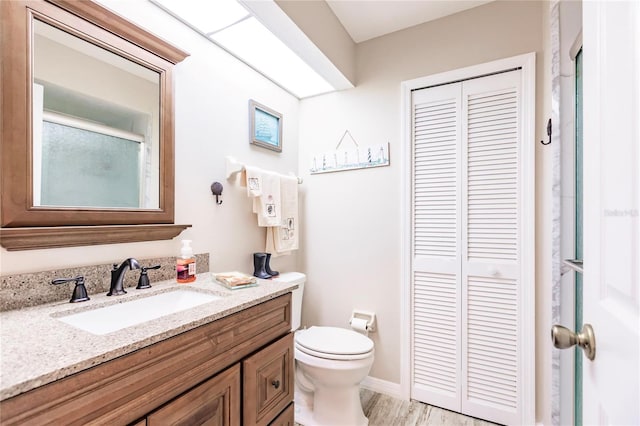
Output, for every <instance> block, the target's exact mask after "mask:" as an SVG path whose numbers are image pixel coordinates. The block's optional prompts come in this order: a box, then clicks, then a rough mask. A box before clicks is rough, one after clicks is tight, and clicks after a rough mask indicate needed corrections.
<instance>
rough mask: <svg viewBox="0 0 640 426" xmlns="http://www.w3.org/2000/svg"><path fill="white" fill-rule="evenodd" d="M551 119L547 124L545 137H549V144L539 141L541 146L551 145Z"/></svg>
mask: <svg viewBox="0 0 640 426" xmlns="http://www.w3.org/2000/svg"><path fill="white" fill-rule="evenodd" d="M551 130H552V129H551V119H549V121H548V122H547V136H549V142H545V141H540V143H541V144H542V145H549V144H550V143H551Z"/></svg>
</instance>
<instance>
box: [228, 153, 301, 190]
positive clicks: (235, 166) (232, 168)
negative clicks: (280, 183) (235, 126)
mask: <svg viewBox="0 0 640 426" xmlns="http://www.w3.org/2000/svg"><path fill="white" fill-rule="evenodd" d="M225 162H226V165H227V179H231V177H232V176H235V175H236V174H238V173H240V172H241V171H242V170H244V164H242V163H239V162H238V161H236V159H235V158H233V157H231V156H229V155H227V156H226V157H225ZM291 175H293V173H291ZM297 179H298V184H301V183H302V178H301V177H297Z"/></svg>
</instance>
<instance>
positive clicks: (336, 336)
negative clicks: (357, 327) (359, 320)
mask: <svg viewBox="0 0 640 426" xmlns="http://www.w3.org/2000/svg"><path fill="white" fill-rule="evenodd" d="M295 340H296V344H297V346H298V347H299V348H300V349H302V350H304V349H308V350H309V351H312V352H315V353H321V354H326V355H362V354H367V353H369V352H371V351H372V350H373V341H372V340H371V339H369V338H368V337H367V336H365V335H363V334H360V333H357V332H355V331H353V330H347V329H345V328H337V327H311V328H309V329H307V330H301V331H299V332H297V333H296V337H295Z"/></svg>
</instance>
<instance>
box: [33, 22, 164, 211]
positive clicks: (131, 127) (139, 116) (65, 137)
mask: <svg viewBox="0 0 640 426" xmlns="http://www.w3.org/2000/svg"><path fill="white" fill-rule="evenodd" d="M32 114H33V138H32V143H33V149H32V152H33V158H32V161H33V167H32V170H33V205H34V206H61V207H89V208H93V207H95V208H121V209H138V208H140V209H157V208H159V204H160V201H159V199H160V145H159V141H160V75H159V74H158V73H157V72H154V71H152V70H150V69H148V68H145V67H143V66H141V65H139V64H137V63H135V62H133V61H130V60H128V59H125V58H123V57H121V56H118V55H116V54H114V53H112V52H110V51H107V50H105V49H103V48H101V47H98V46H96V45H93V44H91V43H89V42H87V41H85V40H82V39H80V38H78V37H75V36H73V35H70V34H68V33H66V32H64V31H61V30H60V29H58V28H56V27H53V26H51V25H49V24H47V23H45V22H42V21H40V20H37V19H36V20H34V37H33V108H32Z"/></svg>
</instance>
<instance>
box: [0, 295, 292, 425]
mask: <svg viewBox="0 0 640 426" xmlns="http://www.w3.org/2000/svg"><path fill="white" fill-rule="evenodd" d="M290 330H291V293H287V294H285V295H282V296H280V297H277V298H275V299H272V300H269V301H267V302H264V303H261V304H259V305H257V306H253V307H250V308H247V309H245V310H243V311H240V312H237V313H235V314H232V315H229V316H227V317H224V318H221V319H219V320H216V321H213V322H211V323H209V324H205V325H202V326H200V327H197V328H195V329H193V330H190V331H187V332H184V333H182V334H179V335H177V336H174V337H172V338H169V339H167V340H163V341H161V342H158V343H155V344H153V345H151V346H148V347H146V348H142V349H139V350H137V351H135V352H133V353H130V354H127V355H124V356H121V357H119V358H116V359H113V360H111V361H108V362H105V363H102V364H100V365H98V366H96V367H93V368H90V369H88V370H84V371H82V372H79V373H76V374H74V375H71V376H69V377H66V378H63V379H60V380H58V381H55V382H53V383H49V384H47V385H44V386H41V387H38V388H36V389H33V390H31V391H28V392H25V393H23V394H20V395H17V396H15V397H13V398H9V399H7V400H4V401H2V402H0V423H1V424H2V425H12V424H20V425H24V424H37V425H42V424H66V425H73V424H77V425H85V424H113V425H126V424H135V425H136V426H138V425H140V426H142V425H145V424H146V425H230V426H236V425H247V426H248V425H269V424H273V425H286V424H293V362H294V361H293V334H291V333H290Z"/></svg>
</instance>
